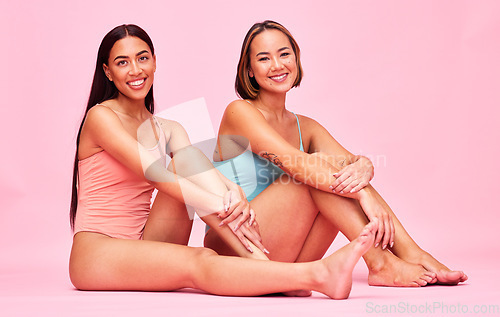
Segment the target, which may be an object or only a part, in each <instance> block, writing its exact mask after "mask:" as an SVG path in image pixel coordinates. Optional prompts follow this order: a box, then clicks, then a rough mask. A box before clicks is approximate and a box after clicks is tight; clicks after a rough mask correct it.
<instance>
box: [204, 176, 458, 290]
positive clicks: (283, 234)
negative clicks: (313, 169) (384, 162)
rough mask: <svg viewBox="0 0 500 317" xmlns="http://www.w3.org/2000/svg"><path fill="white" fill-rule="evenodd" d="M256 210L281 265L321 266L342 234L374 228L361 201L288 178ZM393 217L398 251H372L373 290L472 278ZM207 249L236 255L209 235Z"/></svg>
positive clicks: (369, 254)
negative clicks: (318, 262) (444, 261)
mask: <svg viewBox="0 0 500 317" xmlns="http://www.w3.org/2000/svg"><path fill="white" fill-rule="evenodd" d="M251 204H252V208H253V209H254V210H255V212H256V214H257V220H258V221H259V225H260V231H261V235H262V238H263V242H264V245H265V246H266V248H267V249H268V250H269V251H270V252H271V253H270V255H269V256H270V258H271V259H272V260H278V261H286V262H304V261H312V260H317V259H319V258H321V257H322V256H323V255H324V253H325V252H326V250H327V249H328V247H329V245H330V244H331V242H332V241H333V239H334V238H335V236H336V235H337V233H338V231H339V230H340V231H341V232H342V233H343V234H344V235H345V236H346V237H347V238H348V239H349V240H352V239H353V238H355V237H356V235H357V234H359V232H361V230H362V228H363V227H364V226H365V225H366V224H367V223H368V220H367V218H366V216H365V214H364V212H363V210H362V209H361V207H360V206H359V204H358V203H357V201H355V200H353V199H349V198H344V197H341V196H337V195H334V194H331V193H326V192H322V191H320V190H317V189H313V188H311V187H309V186H306V185H302V184H297V183H295V182H293V181H292V180H291V179H290V178H289V177H288V176H287V175H283V176H282V177H281V178H280V179H279V180H278V181H276V182H275V183H273V184H272V185H270V186H269V187H268V188H267V189H266V190H264V191H263V192H262V193H261V194H259V195H258V196H257V197H256V198H255V199H254V200H253V201H252V202H251ZM389 210H390V209H389ZM318 211H319V213H318ZM390 212H391V214H392V216H393V219H394V225H395V227H396V240H395V245H394V248H393V249H392V250H391V251H389V250H382V248H381V247H377V248H375V247H371V248H370V250H369V251H368V252H367V253H366V254H365V256H364V259H365V262H366V264H367V266H368V269H369V277H368V283H369V284H370V285H380V286H424V285H426V284H428V283H435V282H440V283H446V284H456V283H458V282H461V281H464V280H465V279H466V278H467V277H466V276H465V274H463V273H462V272H460V271H450V270H449V269H447V268H446V267H445V266H444V265H442V264H441V263H439V262H438V261H437V260H435V259H434V258H433V257H431V256H430V255H429V254H428V253H427V252H425V251H423V250H422V249H421V248H420V247H418V245H417V244H416V243H415V242H414V241H413V240H412V239H411V237H410V236H409V235H408V233H407V232H406V230H405V229H404V228H403V226H402V225H401V223H400V222H399V221H398V220H397V217H396V216H395V215H394V213H393V212H392V211H390ZM205 246H207V247H210V248H213V249H214V250H216V251H217V252H221V253H222V254H227V255H234V252H231V250H230V248H229V247H227V246H225V245H224V243H222V241H221V240H220V239H218V237H217V236H216V235H215V234H212V235H210V234H207V236H206V238H205Z"/></svg>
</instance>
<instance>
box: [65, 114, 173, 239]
mask: <svg viewBox="0 0 500 317" xmlns="http://www.w3.org/2000/svg"><path fill="white" fill-rule="evenodd" d="M153 118H154V117H153ZM154 121H155V123H156V125H158V122H157V121H156V118H154ZM158 126H159V125H158ZM165 149H166V141H165V135H164V133H163V131H162V130H161V129H160V137H159V141H158V144H157V145H156V146H155V147H154V148H152V149H150V151H152V152H156V153H154V154H157V155H156V156H157V157H158V156H160V157H161V159H163V160H164V158H165V155H164V154H161V153H165ZM158 153H159V155H158ZM153 189H154V187H153V186H152V185H151V184H149V183H148V182H146V180H145V179H144V178H141V177H139V176H138V175H136V174H134V173H133V172H132V171H131V170H130V169H129V168H127V167H126V166H124V165H123V164H122V163H120V162H119V161H117V160H116V159H114V158H113V157H112V156H111V155H109V154H108V153H107V152H106V151H101V152H98V153H96V154H94V155H92V156H90V157H88V158H85V159H83V160H80V161H79V162H78V207H77V212H76V219H75V231H74V234H77V233H78V232H80V231H90V232H97V233H102V234H105V235H108V236H110V237H113V238H121V239H136V240H138V239H141V238H142V234H143V231H144V226H145V224H146V220H147V218H148V215H149V211H150V209H151V194H152V192H153Z"/></svg>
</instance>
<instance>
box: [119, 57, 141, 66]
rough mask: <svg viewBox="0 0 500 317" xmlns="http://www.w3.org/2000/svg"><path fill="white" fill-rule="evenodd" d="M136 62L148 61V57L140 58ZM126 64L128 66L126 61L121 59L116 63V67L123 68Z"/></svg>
mask: <svg viewBox="0 0 500 317" xmlns="http://www.w3.org/2000/svg"><path fill="white" fill-rule="evenodd" d="M138 60H139V62H145V61H147V60H149V57H148V56H140V57H139V59H138ZM127 64H128V61H127V60H125V59H122V60H120V61H118V62H117V63H116V65H118V66H125V65H127Z"/></svg>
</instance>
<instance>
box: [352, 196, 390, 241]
mask: <svg viewBox="0 0 500 317" xmlns="http://www.w3.org/2000/svg"><path fill="white" fill-rule="evenodd" d="M359 203H360V205H361V208H363V211H364V212H365V214H366V216H367V217H368V219H369V220H370V221H373V222H376V223H377V224H378V230H377V235H376V236H375V248H376V247H378V245H379V244H380V243H382V249H383V250H384V249H385V248H386V247H387V246H388V245H389V246H390V247H391V248H392V247H393V246H394V235H395V229H394V222H393V221H392V216H391V215H390V214H389V213H388V212H387V211H386V210H385V208H384V206H383V205H382V204H381V203H380V202H379V201H378V200H377V198H376V196H374V195H373V194H372V193H370V192H368V191H366V190H362V191H360V192H359Z"/></svg>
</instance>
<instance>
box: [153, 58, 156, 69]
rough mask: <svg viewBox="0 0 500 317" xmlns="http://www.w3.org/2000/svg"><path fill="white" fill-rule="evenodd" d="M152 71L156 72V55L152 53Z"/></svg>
mask: <svg viewBox="0 0 500 317" xmlns="http://www.w3.org/2000/svg"><path fill="white" fill-rule="evenodd" d="M153 72H156V55H153Z"/></svg>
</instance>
